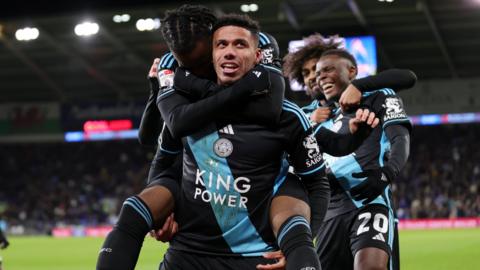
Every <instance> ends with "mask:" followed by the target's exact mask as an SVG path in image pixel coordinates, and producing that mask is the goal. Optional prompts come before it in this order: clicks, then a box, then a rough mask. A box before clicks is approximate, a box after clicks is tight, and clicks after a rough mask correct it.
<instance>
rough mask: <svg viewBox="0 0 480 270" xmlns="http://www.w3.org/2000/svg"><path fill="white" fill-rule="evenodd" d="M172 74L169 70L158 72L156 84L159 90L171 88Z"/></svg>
mask: <svg viewBox="0 0 480 270" xmlns="http://www.w3.org/2000/svg"><path fill="white" fill-rule="evenodd" d="M173 77H174V72H173V71H171V70H170V69H162V70H160V71H159V72H158V82H159V83H160V88H170V87H172V86H173Z"/></svg>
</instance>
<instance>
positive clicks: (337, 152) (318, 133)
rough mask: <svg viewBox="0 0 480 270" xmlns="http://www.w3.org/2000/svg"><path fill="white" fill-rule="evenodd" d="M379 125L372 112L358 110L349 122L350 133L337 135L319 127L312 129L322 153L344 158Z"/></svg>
mask: <svg viewBox="0 0 480 270" xmlns="http://www.w3.org/2000/svg"><path fill="white" fill-rule="evenodd" d="M378 123H379V119H378V118H376V116H375V113H374V112H370V111H369V110H368V109H358V110H357V112H356V113H355V117H353V118H352V119H350V121H349V129H350V133H348V134H339V133H336V132H333V131H331V130H329V129H327V128H325V127H323V126H321V125H318V126H317V127H316V128H315V129H314V134H315V137H316V138H317V142H318V144H319V145H320V146H321V147H322V150H323V152H325V153H328V154H330V155H332V156H345V155H348V154H350V153H352V152H354V151H355V150H356V149H357V148H358V147H359V146H360V145H361V144H362V143H363V141H364V140H365V139H366V138H367V137H368V136H369V135H370V131H371V130H372V129H373V128H375V127H376V126H377V125H378Z"/></svg>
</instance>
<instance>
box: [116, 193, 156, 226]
mask: <svg viewBox="0 0 480 270" xmlns="http://www.w3.org/2000/svg"><path fill="white" fill-rule="evenodd" d="M123 205H128V206H130V207H132V208H133V209H134V210H135V211H137V212H138V213H139V214H140V215H141V216H142V217H143V219H145V222H147V224H148V227H149V228H151V227H152V225H153V219H152V216H151V215H150V212H149V210H148V209H146V208H145V206H144V205H143V203H142V202H140V201H138V199H137V198H136V197H130V198H128V199H126V200H125V202H124V203H123Z"/></svg>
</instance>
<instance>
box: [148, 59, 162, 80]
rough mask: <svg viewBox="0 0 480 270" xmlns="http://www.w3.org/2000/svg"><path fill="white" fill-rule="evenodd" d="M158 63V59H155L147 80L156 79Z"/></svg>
mask: <svg viewBox="0 0 480 270" xmlns="http://www.w3.org/2000/svg"><path fill="white" fill-rule="evenodd" d="M159 63H160V58H155V59H154V60H153V64H152V66H151V67H150V70H149V71H148V78H158V64H159Z"/></svg>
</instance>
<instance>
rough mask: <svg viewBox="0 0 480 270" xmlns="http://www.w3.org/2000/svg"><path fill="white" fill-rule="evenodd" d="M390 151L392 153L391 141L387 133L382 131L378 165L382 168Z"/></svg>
mask: <svg viewBox="0 0 480 270" xmlns="http://www.w3.org/2000/svg"><path fill="white" fill-rule="evenodd" d="M388 151H390V140H388V137H387V135H386V133H385V131H382V137H380V153H379V155H378V164H379V165H380V167H383V165H384V162H383V159H384V158H385V154H386V153H387V152H388Z"/></svg>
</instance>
